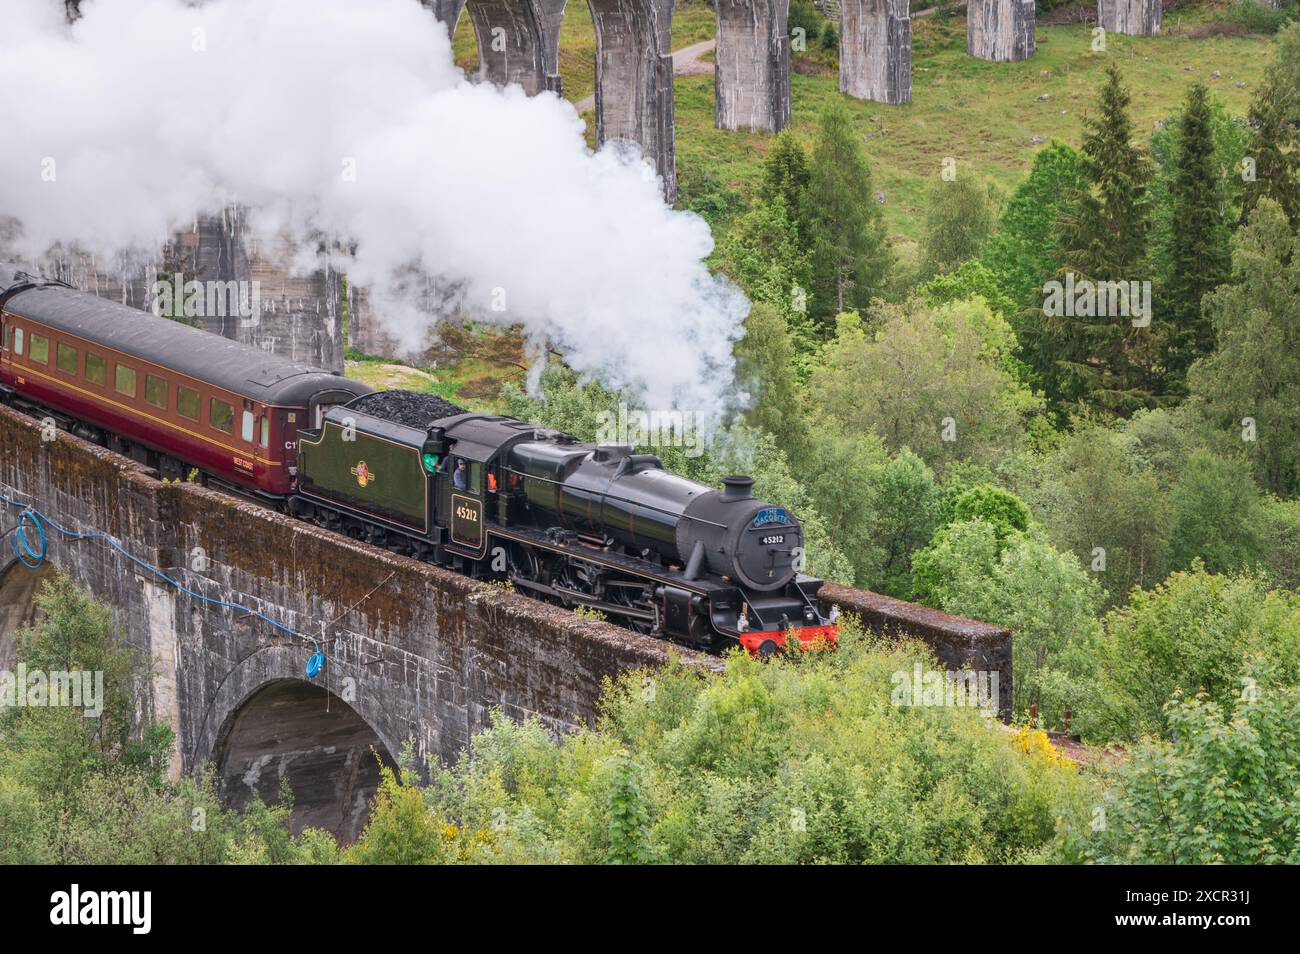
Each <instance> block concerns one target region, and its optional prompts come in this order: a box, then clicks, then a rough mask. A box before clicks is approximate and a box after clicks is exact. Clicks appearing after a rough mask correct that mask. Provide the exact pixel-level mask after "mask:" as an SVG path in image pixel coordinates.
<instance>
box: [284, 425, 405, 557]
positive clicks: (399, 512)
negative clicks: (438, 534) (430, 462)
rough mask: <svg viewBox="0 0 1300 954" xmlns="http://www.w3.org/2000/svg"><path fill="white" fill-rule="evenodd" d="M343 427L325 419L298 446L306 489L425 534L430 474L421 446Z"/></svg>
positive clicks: (303, 487)
mask: <svg viewBox="0 0 1300 954" xmlns="http://www.w3.org/2000/svg"><path fill="white" fill-rule="evenodd" d="M354 437H355V439H354V440H351V441H345V440H343V428H342V427H341V426H340V425H338V424H336V423H333V422H330V421H327V422H326V423H325V428H324V431H323V433H322V434H321V436H320V438H319V439H318V440H317V441H315V442H308V441H306V440H304V441H302V442H301V443H300V444H299V454H298V467H299V473H300V474H301V475H302V489H303V491H305V492H306V493H309V494H314V495H315V496H318V497H325V498H327V499H330V500H336V501H338V502H339V503H343V504H347V505H348V506H349V507H354V508H356V509H359V510H364V511H366V512H368V513H372V514H377V515H378V516H381V517H385V518H386V519H388V520H391V521H394V522H396V523H401V524H404V525H406V526H409V527H412V528H414V529H418V530H420V531H421V532H425V531H427V529H428V520H427V516H428V483H429V478H428V476H427V475H426V473H425V471H424V467H423V466H422V464H421V463H420V448H419V447H416V446H412V445H410V444H398V443H395V442H393V441H390V440H388V439H387V438H383V437H376V436H374V435H373V434H367V433H365V432H363V431H356V432H355V434H354Z"/></svg>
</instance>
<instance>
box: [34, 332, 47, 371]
mask: <svg viewBox="0 0 1300 954" xmlns="http://www.w3.org/2000/svg"><path fill="white" fill-rule="evenodd" d="M31 358H32V361H33V362H34V363H35V364H49V363H50V339H49V338H47V337H45V336H44V335H32V354H31Z"/></svg>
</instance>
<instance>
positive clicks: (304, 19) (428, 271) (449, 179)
mask: <svg viewBox="0 0 1300 954" xmlns="http://www.w3.org/2000/svg"><path fill="white" fill-rule="evenodd" d="M82 13H83V16H82V19H81V20H79V21H78V22H77V23H75V24H72V25H69V24H67V23H66V22H64V19H63V4H62V3H58V2H56V0H0V23H3V24H4V29H5V37H4V54H3V57H0V119H2V126H0V129H2V132H0V140H3V142H4V147H3V148H2V149H0V219H3V218H4V217H6V216H8V217H12V218H13V219H16V220H17V222H18V223H19V231H18V234H17V237H16V239H15V240H14V241H12V242H10V244H11V245H16V246H17V247H16V251H17V252H18V253H19V254H21V255H23V256H24V257H28V258H38V257H39V256H41V255H42V254H44V253H45V252H46V251H47V250H48V249H49V248H50V247H51V246H52V245H54V244H55V243H64V244H65V245H66V244H76V245H77V246H79V247H80V248H82V249H84V250H86V251H89V252H91V253H93V254H96V255H99V256H116V255H121V254H124V253H133V252H144V253H146V254H148V253H154V252H156V250H157V249H158V248H159V247H160V245H161V244H162V243H163V242H164V241H166V239H167V238H168V236H169V235H170V234H171V233H172V232H174V231H175V230H176V229H178V228H185V227H188V226H189V225H190V224H191V223H192V222H193V220H194V219H195V217H196V216H197V215H199V214H204V213H212V212H217V211H219V210H221V209H222V208H225V207H228V206H230V205H232V204H238V205H240V206H241V207H244V208H247V209H248V210H250V212H249V216H250V221H249V224H250V226H251V227H252V228H253V229H254V231H255V233H256V234H258V235H259V236H264V237H267V238H269V237H271V236H274V235H276V234H277V233H279V232H281V231H282V230H285V229H287V230H289V231H290V232H291V234H294V235H296V236H299V237H301V238H303V239H304V240H305V239H307V238H309V237H310V238H311V239H312V240H311V241H309V242H305V244H304V245H302V246H301V247H302V248H304V249H307V252H305V253H304V256H302V258H301V260H300V261H299V262H298V263H297V266H298V267H300V268H303V269H308V270H310V269H314V268H317V267H320V265H321V264H322V262H321V261H320V260H318V259H317V257H316V255H317V252H316V248H317V241H316V239H317V238H319V237H320V236H322V235H323V236H326V237H327V238H328V239H329V240H330V241H331V243H338V245H339V246H340V247H343V248H348V249H351V250H352V251H351V253H350V254H349V255H347V256H346V257H339V258H338V259H337V260H336V261H335V263H334V264H335V267H337V268H340V269H342V270H344V271H346V272H347V273H348V276H349V279H350V280H351V281H352V282H353V283H354V284H355V285H359V286H362V287H366V288H368V289H369V293H370V297H371V302H372V305H373V307H374V309H375V311H376V313H377V314H378V315H379V316H380V317H381V319H382V320H383V321H384V322H385V325H386V330H387V331H388V332H389V333H390V334H391V335H392V336H393V337H395V338H396V339H397V340H398V341H399V342H401V343H402V345H403V346H405V347H407V348H412V349H414V348H417V347H419V346H420V345H421V344H422V343H424V342H425V341H426V340H427V337H428V332H429V329H430V327H431V326H432V324H433V320H434V317H435V316H434V315H433V314H432V313H431V312H430V309H429V306H428V305H427V304H426V303H425V302H427V300H428V298H429V296H428V295H427V291H428V284H429V283H428V281H426V280H424V279H423V278H421V280H418V281H412V276H413V275H417V276H428V277H429V278H431V279H432V280H433V283H434V284H435V285H436V286H437V287H438V288H439V289H441V291H442V293H443V294H444V295H450V296H451V297H452V299H453V303H454V304H455V305H456V306H457V307H458V309H459V310H462V311H463V312H464V313H467V314H470V315H473V316H475V317H478V318H481V319H483V320H488V321H494V322H498V323H503V324H513V323H521V324H522V325H523V326H524V327H525V329H526V333H527V335H528V337H529V339H530V341H531V342H532V343H533V345H534V346H535V347H537V348H538V349H539V350H540V348H541V347H542V346H543V345H544V343H549V345H551V346H553V347H555V348H556V349H557V350H558V351H560V352H561V353H562V354H563V355H564V357H565V360H566V361H567V362H568V363H569V364H570V365H571V366H572V367H574V368H575V369H576V370H577V371H579V372H580V373H583V374H585V375H590V376H594V377H597V378H599V379H600V380H601V381H602V382H603V383H604V384H606V385H607V386H610V387H614V388H619V389H623V390H627V391H629V392H631V393H632V394H634V395H636V396H637V397H638V398H640V399H641V400H643V401H645V402H646V403H647V405H648V406H650V407H663V408H667V407H670V406H677V407H683V408H690V409H692V410H695V411H697V412H700V413H705V414H709V415H717V414H720V413H721V412H722V410H723V408H724V406H725V403H726V401H727V399H728V397H729V396H730V389H731V386H732V381H733V377H734V375H733V367H732V357H731V346H732V342H733V341H734V340H735V339H736V338H737V337H738V336H739V335H740V333H741V322H742V320H743V318H744V315H745V313H746V311H747V309H748V303H747V302H746V301H745V299H744V297H743V295H741V294H740V292H739V291H738V290H737V289H735V287H734V286H732V285H730V284H729V283H727V282H726V281H725V280H722V279H718V278H715V277H713V276H711V275H710V274H709V272H708V270H707V269H706V267H705V266H704V264H703V259H704V258H705V256H707V255H708V254H709V252H710V251H711V249H712V245H713V241H712V237H711V236H710V233H709V229H708V226H707V224H706V223H705V222H704V221H703V220H702V219H700V218H699V217H698V216H695V215H692V214H689V213H682V212H676V211H674V210H672V209H671V208H669V207H667V206H666V205H665V204H664V202H663V201H662V198H661V196H660V192H659V186H658V184H657V182H656V181H655V178H654V176H653V173H652V172H651V171H650V169H649V167H648V166H647V165H646V164H645V163H643V162H642V161H641V159H640V157H639V155H637V154H636V153H635V151H629V150H627V149H610V148H607V149H603V150H601V151H600V152H597V153H594V154H593V153H592V152H591V151H590V150H589V149H587V147H586V145H585V143H584V140H583V124H582V121H581V120H580V119H579V117H578V116H577V114H576V113H575V111H574V109H573V107H572V106H570V105H569V104H568V103H566V102H564V101H563V100H561V99H560V98H558V97H556V96H554V95H553V94H549V93H546V94H542V95H539V96H535V97H526V96H525V95H524V94H523V92H522V91H521V90H520V89H519V88H517V87H515V88H508V89H505V90H499V89H495V88H493V87H491V86H489V85H486V84H484V85H478V84H473V83H470V82H468V81H467V80H466V79H465V77H464V75H463V73H462V72H461V71H460V70H459V69H457V68H456V67H455V66H454V64H453V62H452V56H451V49H450V42H449V41H448V39H447V35H446V31H445V28H444V27H443V26H442V24H440V23H438V22H437V21H436V20H435V19H434V17H433V15H432V13H431V12H430V11H428V10H427V9H425V8H424V7H422V6H420V4H419V3H418V0H212V2H206V3H186V2H183V0H83V2H82ZM328 254H332V255H336V256H337V255H338V254H339V253H328ZM408 290H411V291H410V292H409V293H408ZM501 307H504V310H494V309H499V308H501Z"/></svg>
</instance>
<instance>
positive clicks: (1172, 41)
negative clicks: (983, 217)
mask: <svg viewBox="0 0 1300 954" xmlns="http://www.w3.org/2000/svg"><path fill="white" fill-rule="evenodd" d="M913 31H914V55H913V61H912V64H913V79H912V95H913V101H912V102H911V103H910V104H907V105H905V106H886V105H884V104H880V103H869V102H863V101H860V100H855V99H850V98H847V97H844V98H843V99H844V102H846V103H847V104H848V106H849V109H850V111H851V114H852V116H853V117H854V121H855V124H856V126H857V128H858V129H859V130H860V131H861V133H862V137H863V143H864V146H865V148H866V150H867V153H868V155H869V156H870V157H871V159H872V166H873V172H874V175H875V186H876V188H877V189H879V190H881V191H883V192H884V194H885V207H884V213H885V221H886V225H887V227H888V229H889V232H890V235H891V238H892V239H893V240H894V241H895V242H897V243H900V244H904V245H906V244H909V243H911V242H914V241H915V240H916V239H917V238H919V236H920V234H921V226H922V222H923V217H924V211H925V202H924V197H925V191H926V189H927V187H928V185H929V183H930V181H932V179H933V178H934V177H935V176H937V175H938V174H939V171H940V165H941V163H942V161H943V159H944V157H945V156H952V157H954V158H956V159H957V169H958V174H959V175H961V174H970V175H975V176H978V177H980V178H981V179H984V180H988V181H991V182H993V183H995V184H996V185H997V186H998V187H999V188H1001V189H1002V190H1003V192H1004V193H1006V192H1009V191H1010V190H1011V189H1013V188H1014V187H1015V185H1016V183H1017V181H1018V180H1019V179H1020V177H1021V176H1023V175H1024V173H1025V171H1026V170H1027V169H1028V167H1029V165H1030V164H1031V163H1032V161H1033V157H1034V153H1035V152H1036V151H1037V150H1038V149H1039V148H1040V147H1041V146H1040V145H1036V144H1034V143H1033V142H1032V137H1034V136H1044V137H1046V140H1047V141H1050V140H1052V139H1053V138H1055V139H1060V140H1062V141H1064V142H1067V143H1070V144H1072V145H1076V146H1077V145H1078V144H1079V143H1080V142H1081V141H1082V138H1083V126H1082V122H1081V121H1082V118H1083V116H1084V114H1085V112H1086V111H1087V110H1089V109H1091V108H1092V105H1093V102H1094V99H1095V90H1096V87H1097V84H1098V82H1099V80H1100V78H1101V71H1102V68H1103V66H1104V65H1105V62H1106V60H1107V58H1108V57H1110V58H1114V59H1116V60H1118V61H1119V63H1120V66H1121V68H1122V70H1123V74H1124V79H1125V83H1126V85H1128V86H1129V88H1130V90H1131V91H1132V97H1133V101H1132V114H1133V118H1134V128H1135V130H1136V131H1137V132H1138V134H1139V136H1141V137H1145V136H1147V135H1149V134H1150V133H1151V132H1152V131H1153V129H1154V128H1155V123H1156V121H1157V120H1160V119H1163V118H1166V117H1168V116H1170V115H1171V114H1173V113H1175V112H1176V111H1177V110H1178V109H1179V108H1180V104H1181V102H1182V99H1183V97H1184V95H1185V93H1186V90H1187V87H1188V86H1190V85H1191V84H1192V83H1193V82H1195V81H1197V80H1200V81H1203V82H1205V83H1206V84H1207V85H1208V86H1209V88H1210V90H1211V92H1212V93H1213V94H1214V95H1215V96H1217V97H1219V98H1220V99H1222V100H1223V101H1224V102H1225V103H1226V104H1227V105H1228V108H1229V109H1230V110H1231V111H1232V112H1234V113H1238V114H1244V113H1245V111H1246V109H1247V107H1248V105H1249V102H1250V97H1251V94H1252V91H1253V90H1254V88H1255V86H1256V85H1257V83H1258V82H1259V80H1260V76H1261V74H1262V72H1263V66H1264V63H1265V62H1266V60H1267V56H1268V54H1269V47H1270V44H1269V41H1268V40H1267V39H1266V38H1263V37H1223V36H1219V37H1206V38H1201V39H1192V38H1189V37H1187V36H1172V35H1165V36H1160V37H1154V38H1138V37H1126V36H1117V35H1113V34H1112V35H1111V36H1110V37H1109V38H1108V42H1107V46H1108V51H1107V52H1106V53H1104V54H1099V53H1093V52H1091V50H1090V42H1091V33H1090V30H1089V28H1088V27H1087V26H1083V25H1072V26H1059V27H1040V28H1039V30H1038V52H1037V54H1036V55H1035V56H1034V57H1032V58H1031V59H1029V60H1026V61H1024V62H1021V63H988V62H984V61H982V60H976V59H973V58H971V57H969V56H967V55H966V47H965V21H964V20H961V19H954V20H949V21H946V22H938V21H933V20H918V21H914V23H913ZM1186 67H1190V68H1191V71H1190V72H1188V71H1185V68H1186ZM1215 70H1218V71H1220V72H1221V73H1222V76H1221V77H1219V78H1213V77H1212V76H1211V73H1212V72H1213V71H1215ZM1238 82H1245V83H1246V84H1247V85H1246V86H1245V87H1238V86H1236V85H1235V84H1236V83H1238ZM675 89H676V108H677V158H678V172H679V181H681V183H682V186H683V190H684V191H689V188H690V183H689V182H688V181H686V180H687V179H688V178H689V177H690V176H691V175H693V174H700V173H702V172H704V171H708V172H711V173H713V174H714V175H715V176H717V177H719V178H720V179H721V180H722V181H723V182H725V183H726V184H727V185H728V186H730V187H732V188H735V189H739V190H741V191H744V192H747V191H749V190H750V189H751V188H752V187H753V185H754V183H755V182H756V181H757V178H758V176H759V175H760V165H761V162H762V159H763V157H764V155H765V154H766V151H767V148H768V146H769V144H770V143H771V140H772V137H771V136H769V135H765V134H764V135H751V134H744V133H733V132H723V131H720V130H716V129H714V128H713V79H712V77H711V76H690V77H679V78H678V80H677V83H676V87H675ZM1041 94H1047V96H1049V97H1050V98H1049V99H1047V100H1045V101H1040V100H1039V99H1038V97H1039V96H1040V95H1041ZM839 95H840V94H839V87H838V80H837V78H836V76H835V74H834V73H831V74H830V75H826V76H807V75H800V74H798V73H796V74H795V75H794V76H793V77H792V81H791V100H792V104H791V117H792V122H791V124H792V126H793V127H794V128H795V129H796V130H798V131H799V132H800V133H801V134H802V135H804V136H806V137H808V138H811V137H812V135H813V133H814V131H815V126H816V120H817V116H818V113H819V112H820V110H821V109H822V108H824V106H825V105H826V104H827V103H828V102H829V101H830V100H832V99H833V98H835V97H839Z"/></svg>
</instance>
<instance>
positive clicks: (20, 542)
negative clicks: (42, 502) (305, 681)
mask: <svg viewBox="0 0 1300 954" xmlns="http://www.w3.org/2000/svg"><path fill="white" fill-rule="evenodd" d="M0 503H5V504H8V505H9V506H11V507H20V508H22V512H21V513H20V514H19V515H18V525H17V526H16V527H14V539H13V546H14V553H15V555H16V556H17V557H18V560H19V561H20V562H21V563H22V565H23V566H25V567H27V568H28V569H29V570H37V569H40V567H41V564H43V563H44V562H45V558H46V556H47V555H48V553H49V541H48V538H47V535H46V532H45V528H46V527H47V526H48V527H50V529H52V530H55V531H57V532H58V533H59V534H60V535H62V536H63V537H64V538H66V539H68V540H72V541H81V540H102V541H104V543H106V544H108V546H109V548H110V549H112V550H115V551H116V552H118V553H120V554H121V555H122V556H124V557H126V559H128V560H130V561H131V562H132V563H134V564H135V565H136V566H138V567H140V568H141V569H142V570H145V571H146V572H148V573H151V574H153V575H154V576H156V577H157V578H158V579H160V580H162V581H163V582H165V583H168V584H170V585H171V586H173V587H175V588H176V589H177V590H178V591H179V592H181V593H183V594H185V595H186V596H188V597H189V598H190V599H193V600H198V601H199V602H201V603H209V604H211V605H213V606H218V607H221V608H223V609H230V610H235V611H236V612H241V613H245V614H247V615H248V616H252V617H254V618H256V619H260V620H262V621H263V622H264V623H269V624H271V625H272V626H274V627H275V628H276V629H278V630H280V631H281V632H284V633H288V634H289V635H290V636H293V637H294V638H296V639H301V640H304V641H306V642H309V643H311V644H312V646H313V647H314V649H315V652H314V653H312V655H311V657H310V658H309V659H308V661H307V669H306V672H307V676H308V677H309V678H312V679H314V678H316V676H317V675H318V674H319V673H320V671H321V669H322V667H323V666H324V664H325V652H324V651H323V650H322V649H321V648H320V643H318V642H317V641H316V640H315V639H314V638H313V637H311V636H308V635H306V634H304V633H300V632H298V631H297V630H295V629H292V628H290V627H288V626H285V625H284V624H283V623H279V622H276V621H275V620H273V619H271V617H269V616H267V615H266V614H264V613H259V612H258V611H257V610H255V609H252V608H250V607H247V606H242V605H240V604H239V603H231V602H229V601H228V600H219V599H214V598H213V597H211V596H204V595H203V594H202V593H198V592H196V591H194V590H192V589H190V588H189V587H188V586H186V585H185V584H184V583H182V582H180V581H179V580H177V579H174V578H172V577H170V576H168V575H167V574H166V573H164V572H163V571H162V570H161V569H160V568H159V567H156V566H154V565H153V564H152V563H149V562H147V561H145V560H142V559H140V558H139V557H138V556H135V555H134V554H132V553H130V552H128V551H127V549H126V548H125V547H124V546H122V544H121V543H120V542H119V541H118V540H117V539H115V538H114V537H111V536H109V535H108V534H107V533H104V532H103V531H102V530H94V531H91V532H90V533H82V532H80V531H77V530H69V529H67V528H66V527H63V526H61V525H60V524H59V523H58V522H57V521H55V520H54V519H52V518H51V517H49V516H48V515H47V514H44V513H41V511H39V510H37V509H36V508H35V507H31V506H28V505H27V504H25V503H23V502H22V501H20V500H15V499H13V498H12V497H7V496H5V495H4V494H0ZM29 529H30V530H32V531H34V532H35V533H36V541H37V545H36V546H35V547H34V546H32V543H31V541H30V540H29V539H28V530H29Z"/></svg>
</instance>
